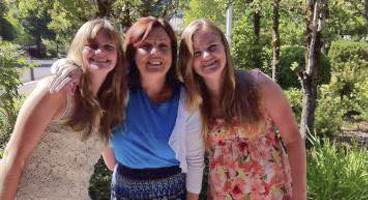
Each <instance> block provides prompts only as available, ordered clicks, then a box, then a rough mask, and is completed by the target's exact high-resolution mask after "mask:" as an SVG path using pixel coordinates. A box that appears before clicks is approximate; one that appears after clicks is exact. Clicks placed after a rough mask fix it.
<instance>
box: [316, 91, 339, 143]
mask: <svg viewBox="0 0 368 200" xmlns="http://www.w3.org/2000/svg"><path fill="white" fill-rule="evenodd" d="M318 92H319V98H318V100H317V109H316V114H315V122H314V128H315V131H316V132H317V133H318V135H320V136H328V137H331V138H332V137H333V136H334V135H335V134H336V133H339V132H340V131H341V127H342V125H343V115H344V109H343V105H342V103H341V99H340V98H339V97H335V96H334V95H333V93H332V92H331V89H330V88H329V85H323V86H321V87H320V88H319V91H318Z"/></svg>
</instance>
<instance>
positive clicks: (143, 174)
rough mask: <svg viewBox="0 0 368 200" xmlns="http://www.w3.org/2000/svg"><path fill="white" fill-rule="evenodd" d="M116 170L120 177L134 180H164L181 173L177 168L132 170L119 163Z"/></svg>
mask: <svg viewBox="0 0 368 200" xmlns="http://www.w3.org/2000/svg"><path fill="white" fill-rule="evenodd" d="M116 170H117V172H118V173H119V174H120V175H122V176H125V177H127V178H131V179H136V180H157V179H164V178H168V177H171V176H174V175H176V174H179V173H181V169H180V167H179V166H172V167H163V168H150V169H132V168H129V167H127V166H124V165H122V164H120V163H118V166H117V168H116Z"/></svg>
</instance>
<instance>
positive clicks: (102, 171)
mask: <svg viewBox="0 0 368 200" xmlns="http://www.w3.org/2000/svg"><path fill="white" fill-rule="evenodd" d="M110 183H111V172H110V171H109V169H108V168H107V167H106V165H105V163H104V161H103V159H102V157H101V158H100V159H99V160H98V162H97V163H96V164H95V170H94V173H93V175H92V177H91V180H90V186H89V196H90V197H91V199H93V200H109V199H110Z"/></svg>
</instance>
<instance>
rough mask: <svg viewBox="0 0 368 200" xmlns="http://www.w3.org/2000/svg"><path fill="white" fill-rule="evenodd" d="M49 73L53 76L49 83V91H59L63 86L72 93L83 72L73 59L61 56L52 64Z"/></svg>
mask: <svg viewBox="0 0 368 200" xmlns="http://www.w3.org/2000/svg"><path fill="white" fill-rule="evenodd" d="M51 73H52V74H53V75H55V76H54V78H53V80H52V82H51V84H50V93H54V92H59V91H60V90H62V89H63V88H68V89H69V90H70V91H72V92H73V93H74V91H75V89H76V86H77V85H78V84H79V80H80V77H81V75H82V73H83V72H82V70H81V67H80V66H78V65H77V64H76V63H75V62H74V61H72V60H69V59H66V58H63V59H59V60H57V61H56V62H54V63H53V64H52V66H51Z"/></svg>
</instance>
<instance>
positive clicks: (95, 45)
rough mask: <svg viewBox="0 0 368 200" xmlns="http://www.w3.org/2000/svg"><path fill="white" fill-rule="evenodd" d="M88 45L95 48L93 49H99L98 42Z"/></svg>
mask: <svg viewBox="0 0 368 200" xmlns="http://www.w3.org/2000/svg"><path fill="white" fill-rule="evenodd" d="M87 46H89V47H90V48H91V49H93V50H96V49H98V44H89V45H87Z"/></svg>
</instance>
